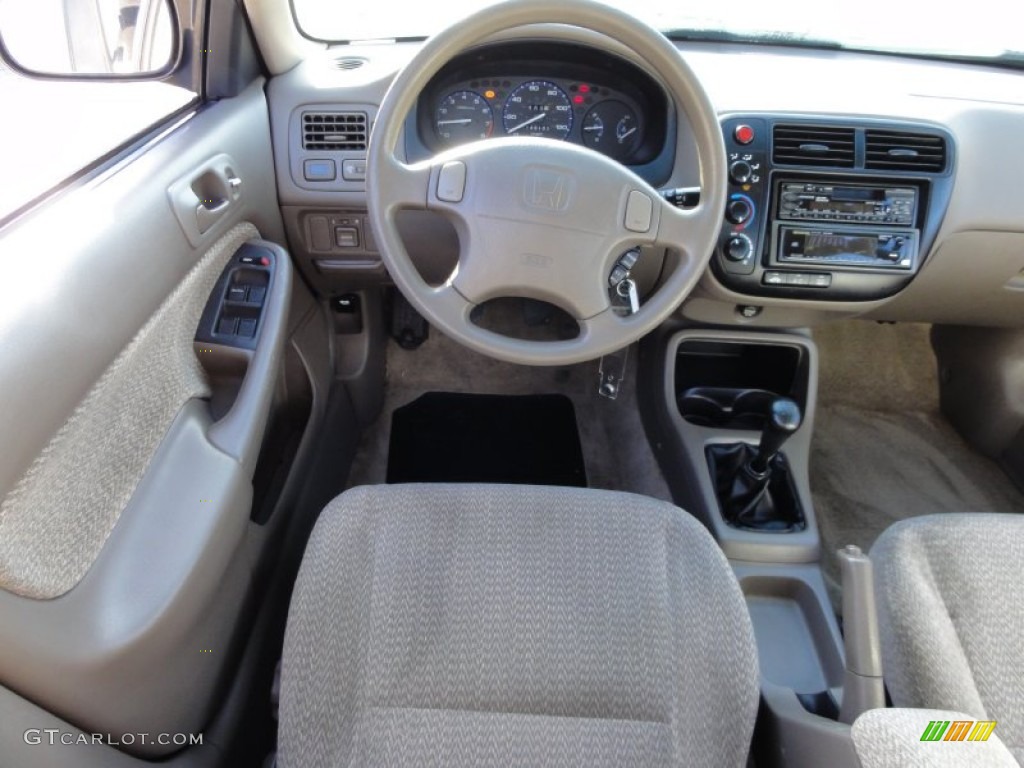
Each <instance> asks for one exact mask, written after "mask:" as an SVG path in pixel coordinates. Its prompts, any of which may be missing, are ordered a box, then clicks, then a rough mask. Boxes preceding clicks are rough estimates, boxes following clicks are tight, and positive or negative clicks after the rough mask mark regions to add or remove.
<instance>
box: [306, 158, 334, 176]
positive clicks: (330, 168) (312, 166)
mask: <svg viewBox="0 0 1024 768" xmlns="http://www.w3.org/2000/svg"><path fill="white" fill-rule="evenodd" d="M302 174H303V176H305V178H306V181H334V179H335V177H336V176H337V175H338V174H337V170H336V168H335V165H334V161H333V160H306V161H305V162H304V163H303V164H302Z"/></svg>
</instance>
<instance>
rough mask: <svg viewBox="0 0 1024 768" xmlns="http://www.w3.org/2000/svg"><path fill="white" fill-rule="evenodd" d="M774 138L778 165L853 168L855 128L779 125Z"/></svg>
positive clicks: (773, 155)
mask: <svg viewBox="0 0 1024 768" xmlns="http://www.w3.org/2000/svg"><path fill="white" fill-rule="evenodd" d="M773 139H774V148H773V150H772V161H773V162H774V163H775V164H777V165H811V166H815V167H821V168H853V163H854V159H855V154H854V130H853V128H835V127H832V126H826V125H776V126H775V131H774V134H773Z"/></svg>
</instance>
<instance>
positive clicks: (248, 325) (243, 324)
mask: <svg viewBox="0 0 1024 768" xmlns="http://www.w3.org/2000/svg"><path fill="white" fill-rule="evenodd" d="M238 335H239V336H242V337H243V338H246V339H251V338H252V337H253V336H255V335H256V319H255V318H251V317H246V318H243V319H242V320H240V321H239V323H238Z"/></svg>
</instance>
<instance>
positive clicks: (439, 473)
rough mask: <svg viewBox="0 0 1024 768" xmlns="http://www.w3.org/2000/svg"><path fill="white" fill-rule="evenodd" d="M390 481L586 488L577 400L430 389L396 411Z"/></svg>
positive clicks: (393, 416) (552, 396)
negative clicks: (575, 405)
mask: <svg viewBox="0 0 1024 768" xmlns="http://www.w3.org/2000/svg"><path fill="white" fill-rule="evenodd" d="M387 481H388V482H389V483H518V484H531V485H571V486H579V487H585V486H586V484H587V475H586V471H585V470H584V468H583V450H582V449H581V447H580V436H579V432H578V431H577V429H576V412H575V410H574V409H573V406H572V401H571V400H569V398H567V397H566V396H565V395H521V396H512V395H469V394H455V393H450V392H428V393H427V394H425V395H422V396H420V397H419V398H417V399H416V400H414V401H413V402H411V403H409V404H408V405H405V406H403V407H401V408H398V409H396V410H395V412H394V414H393V415H392V417H391V445H390V447H389V450H388V475H387Z"/></svg>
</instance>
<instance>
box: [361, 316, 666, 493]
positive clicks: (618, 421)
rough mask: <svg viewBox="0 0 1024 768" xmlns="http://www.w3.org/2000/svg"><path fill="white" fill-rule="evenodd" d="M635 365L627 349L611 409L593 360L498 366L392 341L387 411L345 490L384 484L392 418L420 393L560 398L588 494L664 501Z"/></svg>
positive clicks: (458, 349) (445, 342)
mask: <svg viewBox="0 0 1024 768" xmlns="http://www.w3.org/2000/svg"><path fill="white" fill-rule="evenodd" d="M635 361H636V350H635V349H632V350H631V354H630V366H629V368H630V370H629V375H628V376H627V378H626V380H625V382H624V385H623V390H622V392H621V394H620V395H619V398H618V399H617V400H614V401H613V400H608V399H607V398H603V397H600V396H599V395H598V394H597V384H598V375H597V371H598V363H597V361H596V360H595V361H593V362H590V363H582V364H580V365H572V366H565V367H544V368H541V367H531V366H521V365H513V364H510V363H502V362H499V361H497V360H492V359H491V358H489V357H485V356H483V355H480V354H477V353H476V352H472V351H470V350H468V349H466V348H465V347H462V346H460V345H459V344H456V343H455V342H453V341H451V340H449V339H448V338H446V337H445V336H443V335H442V334H441V333H440V332H438V331H437V330H436V329H434V328H431V329H430V337H429V339H428V340H427V342H426V343H425V344H424V345H423V346H422V347H420V348H419V349H417V350H415V351H411V352H410V351H407V350H404V349H402V348H401V347H399V346H398V345H397V344H395V343H394V342H393V341H389V342H388V350H387V394H386V397H385V402H384V409H383V412H382V413H381V415H380V416H379V417H378V418H377V421H376V422H375V423H374V424H372V425H371V426H370V427H369V428H368V429H367V430H366V432H365V433H364V435H363V438H362V442H361V443H360V446H359V449H358V452H357V454H356V458H355V462H354V464H353V467H352V470H351V472H350V475H349V480H348V485H349V487H352V486H356V485H364V484H369V483H383V482H384V476H385V473H386V470H387V456H388V438H389V434H390V429H391V414H392V412H393V411H394V410H395V409H396V408H398V407H400V406H403V405H405V404H407V403H409V402H412V401H413V400H415V399H416V398H417V397H419V396H420V395H422V394H423V393H424V392H431V391H435V392H476V393H480V394H495V395H524V394H546V393H561V394H564V395H566V396H568V397H569V399H570V400H572V402H573V406H574V407H575V409H576V421H577V423H578V424H579V431H580V441H581V443H582V445H583V459H584V463H585V465H586V471H587V479H588V481H589V485H590V487H592V488H607V489H612V490H621V491H632V492H633V493H640V494H644V495H646V496H653V497H654V498H656V499H663V500H666V501H669V500H671V495H670V494H669V490H668V486H667V485H666V483H665V478H664V477H663V476H662V474H661V471H660V470H659V468H658V462H657V461H656V460H655V458H654V454H653V453H652V452H651V449H650V446H649V445H648V443H647V437H646V435H645V433H644V430H643V425H642V424H641V423H640V413H639V410H638V408H637V402H636V386H635V385H636V367H635Z"/></svg>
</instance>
